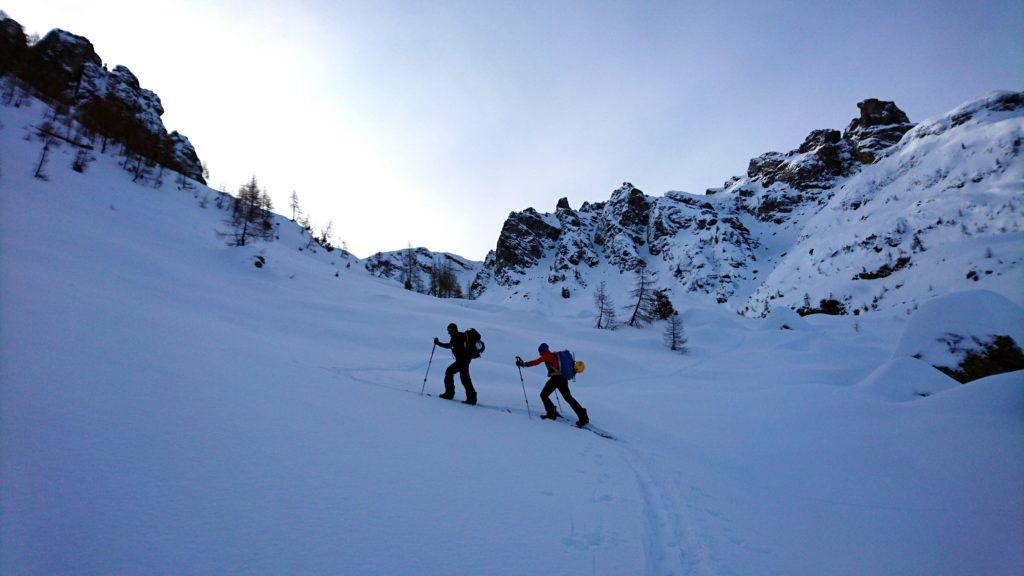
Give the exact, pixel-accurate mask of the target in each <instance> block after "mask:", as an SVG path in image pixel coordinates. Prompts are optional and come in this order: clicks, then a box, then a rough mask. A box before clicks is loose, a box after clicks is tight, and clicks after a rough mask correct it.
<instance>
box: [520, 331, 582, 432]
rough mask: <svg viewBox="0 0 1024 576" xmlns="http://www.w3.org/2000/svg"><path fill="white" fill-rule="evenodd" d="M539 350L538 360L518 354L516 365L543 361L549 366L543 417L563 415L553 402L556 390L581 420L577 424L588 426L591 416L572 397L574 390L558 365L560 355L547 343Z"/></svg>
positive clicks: (541, 397) (550, 418)
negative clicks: (552, 396)
mask: <svg viewBox="0 0 1024 576" xmlns="http://www.w3.org/2000/svg"><path fill="white" fill-rule="evenodd" d="M537 352H540V357H539V358H537V359H536V360H530V361H529V362H523V359H522V358H520V357H519V356H516V366H525V367H527V368H529V367H530V366H536V365H537V364H540V363H541V362H543V363H544V364H545V365H546V366H547V368H548V382H547V384H545V385H544V389H543V390H541V391H540V401H541V402H543V403H544V410H545V412H546V413H545V414H544V415H543V416H541V418H544V419H547V420H554V419H555V418H558V417H559V416H561V414H559V413H558V410H556V409H555V405H554V403H552V402H551V398H550V396H551V393H552V392H554V391H555V390H558V392H559V393H560V394H561V395H562V398H565V401H566V402H567V403H568V404H569V406H571V407H572V410H573V412H575V413H576V417H577V418H579V420H578V421H577V422H576V425H577V426H579V427H580V428H582V427H584V426H586V425H587V424H588V423H589V422H590V418H589V417H587V410H586V408H584V407H583V406H580V403H579V402H577V401H576V399H575V398H573V397H572V392H570V391H569V381H568V380H566V379H565V376H563V375H562V372H561V371H560V369H559V366H558V356H555V355H554V354H552V353H551V349H550V348H548V345H547V344H541V345H540V346H539V347H538V348H537Z"/></svg>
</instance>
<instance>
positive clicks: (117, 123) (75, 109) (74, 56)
mask: <svg viewBox="0 0 1024 576" xmlns="http://www.w3.org/2000/svg"><path fill="white" fill-rule="evenodd" d="M6 70H10V71H12V72H13V73H14V75H15V76H18V77H19V78H21V79H22V80H23V81H24V82H25V83H26V84H27V85H28V86H31V87H32V88H33V89H34V90H35V91H37V92H39V93H40V94H41V95H42V96H44V97H45V98H46V99H48V100H50V101H55V102H60V103H61V104H63V105H65V106H67V113H66V114H64V115H63V117H62V121H63V122H66V123H71V122H77V123H79V124H80V125H81V126H82V127H83V128H84V129H85V130H81V131H80V130H77V129H76V130H74V131H73V130H71V129H70V128H69V129H68V130H67V132H68V133H69V134H70V133H72V132H76V133H79V134H84V135H85V138H86V139H92V138H94V137H95V135H104V136H106V137H110V138H113V139H115V140H117V141H119V142H121V143H124V144H126V145H127V146H128V148H130V151H131V152H132V153H133V154H138V155H141V156H143V157H145V158H148V159H149V160H151V161H153V162H155V163H158V164H161V165H163V166H165V167H167V168H170V169H172V170H175V171H178V172H180V173H182V174H184V175H185V176H187V177H189V178H191V179H193V180H195V181H197V182H199V183H201V184H205V180H204V179H203V167H202V163H201V162H200V160H199V157H198V155H197V154H196V151H195V148H194V147H193V146H192V144H191V143H190V142H189V141H188V138H185V137H184V136H183V135H181V134H179V133H177V132H174V133H171V134H168V132H167V130H166V128H165V127H164V124H163V120H162V119H161V116H162V115H163V113H164V107H163V103H162V102H161V101H160V97H159V96H157V95H156V93H154V92H153V91H151V90H147V89H145V88H143V87H142V86H141V85H140V84H139V79H138V78H137V77H136V76H135V74H133V73H132V72H131V70H129V69H128V68H127V67H125V66H115V67H114V69H113V70H107V68H106V67H105V66H104V64H103V61H102V59H101V58H100V57H99V55H98V54H97V53H96V50H95V49H94V47H93V45H92V43H91V42H90V41H89V40H88V39H87V38H84V37H82V36H77V35H75V34H72V33H70V32H67V31H64V30H59V29H56V30H52V31H50V32H49V33H47V34H46V36H44V37H43V38H42V39H41V40H40V41H39V42H37V43H36V44H34V45H32V46H27V44H26V42H25V37H24V31H23V30H22V28H21V26H20V25H19V24H18V23H17V22H15V21H14V20H11V19H10V18H7V19H4V20H0V72H4V71H6Z"/></svg>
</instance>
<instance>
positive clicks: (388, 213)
mask: <svg viewBox="0 0 1024 576" xmlns="http://www.w3.org/2000/svg"><path fill="white" fill-rule="evenodd" d="M375 6H376V7H375V8H369V7H367V6H360V5H354V4H340V5H335V4H333V3H332V4H331V5H330V6H328V5H326V4H323V3H320V2H311V3H307V4H304V5H302V6H300V7H298V8H295V9H292V10H286V9H285V8H284V7H283V6H282V5H278V4H277V3H273V2H268V3H263V4H259V5H257V6H254V7H251V6H249V5H248V4H245V5H244V6H243V4H242V3H235V2H216V3H206V2H203V3H199V2H164V3H152V4H147V5H146V6H145V7H139V6H135V5H131V4H129V3H123V2H101V3H95V4H90V5H89V6H88V7H84V6H78V5H75V4H74V3H68V2H60V1H57V2H48V3H45V5H42V4H39V3H28V2H19V1H16V2H10V3H8V5H6V6H5V10H7V11H8V12H9V13H10V15H11V16H12V17H13V18H15V19H17V20H19V21H20V22H21V23H22V24H24V25H25V26H26V28H27V30H28V31H30V32H32V31H34V32H37V33H40V34H45V32H46V31H47V30H49V29H51V28H54V27H59V28H63V29H67V30H69V31H70V32H73V33H76V34H82V35H84V36H87V37H89V38H90V39H91V40H92V41H93V42H94V43H95V44H96V46H97V51H98V52H99V53H100V54H101V55H102V56H103V57H104V58H106V59H109V60H108V63H110V64H111V66H112V65H113V64H118V63H123V64H125V65H127V66H128V67H130V68H131V69H132V70H136V71H137V72H138V73H139V74H141V75H140V81H141V82H142V83H143V85H145V86H147V87H150V88H152V89H153V90H155V91H156V92H158V93H159V94H161V95H163V97H164V98H165V100H166V101H167V102H168V103H169V105H168V107H167V111H166V114H165V120H166V122H167V124H168V126H169V128H171V129H179V130H182V131H184V132H186V133H188V134H189V136H190V137H191V139H192V141H193V144H194V145H195V147H196V150H197V152H198V154H199V156H200V157H201V158H202V159H204V160H206V161H207V162H208V163H209V165H210V168H211V173H212V177H211V182H210V183H211V185H213V186H215V187H216V186H220V185H222V184H223V185H224V186H225V187H226V189H227V190H228V191H232V192H234V191H235V190H237V188H238V186H239V185H240V184H242V183H243V182H244V181H245V180H246V179H247V178H248V177H249V176H250V175H251V174H253V173H255V174H256V175H257V176H258V177H259V178H260V181H261V182H263V183H264V184H265V185H266V186H267V188H268V190H269V192H270V194H271V196H272V197H273V199H274V201H275V203H276V205H277V206H278V207H283V206H286V205H287V202H288V197H289V196H290V194H291V192H292V190H295V191H297V192H298V194H299V197H300V199H301V200H302V201H303V203H304V205H305V206H306V207H307V208H308V209H309V212H310V213H312V214H313V216H314V218H315V222H314V224H315V225H317V226H322V225H324V224H326V222H327V220H328V219H333V221H334V225H335V229H336V230H338V231H339V239H344V240H346V241H347V242H348V245H349V248H350V249H351V250H352V251H353V252H355V253H356V254H358V255H359V256H363V257H365V256H368V255H370V254H372V253H374V252H377V251H387V250H395V249H400V248H403V247H405V246H406V245H407V244H408V243H412V244H413V245H414V246H422V245H425V246H430V247H431V248H432V249H434V250H438V251H446V252H453V253H457V254H460V255H462V256H465V257H468V258H471V259H473V260H483V258H484V256H485V255H486V253H487V252H488V251H489V250H490V249H492V248H493V247H494V244H493V241H494V237H495V235H496V233H497V231H498V230H500V227H501V224H502V222H503V220H504V219H505V217H506V216H507V215H508V213H509V212H511V211H517V210H521V209H523V208H525V207H527V206H551V205H553V204H554V201H555V200H557V199H558V198H560V197H563V196H567V197H568V198H569V199H570V201H571V202H572V203H573V204H580V203H581V202H583V201H585V200H589V201H593V200H600V199H601V197H603V196H604V195H605V194H606V193H607V191H608V190H611V189H614V188H615V187H616V186H617V185H618V183H620V182H623V181H630V182H633V183H634V184H636V185H637V186H638V187H641V188H643V189H645V190H648V191H650V192H651V193H654V194H662V193H664V192H667V191H670V190H686V191H689V192H694V193H701V192H702V191H703V190H704V189H705V188H710V187H716V186H720V185H721V182H722V181H724V180H725V179H726V178H729V177H731V176H733V175H736V174H737V172H738V170H737V168H738V167H742V166H743V165H744V164H745V163H746V161H747V160H748V159H749V158H753V157H755V156H757V155H759V154H761V153H763V152H765V151H766V150H786V149H789V148H792V147H793V146H795V145H796V144H798V143H799V142H800V140H801V139H802V138H803V136H804V135H805V134H806V133H808V132H809V131H810V130H812V129H815V128H821V127H825V126H841V125H842V124H843V123H844V122H846V121H847V120H848V119H849V116H850V112H849V110H850V109H851V107H852V105H853V104H854V103H855V102H858V101H860V100H863V99H865V98H869V97H876V98H880V99H884V100H894V101H896V102H897V103H899V105H900V106H901V107H902V108H903V109H904V110H905V111H906V112H907V113H908V115H909V116H910V117H911V119H912V120H914V121H920V120H923V119H925V118H928V117H931V116H934V115H937V114H940V113H942V112H944V111H945V110H948V109H949V108H951V107H953V106H955V105H956V104H958V103H960V102H963V101H966V100H968V99H970V98H973V97H976V96H978V95H979V94H983V93H985V92H987V91H990V90H994V89H1005V88H1014V87H1016V86H1019V85H1020V84H1021V83H1022V82H1024V73H1022V72H1021V71H1020V68H1019V66H1013V65H1011V64H1009V63H1010V62H1014V61H1019V60H1021V59H1024V51H1022V49H1021V46H1020V45H1019V43H1018V42H1015V41H1014V38H1015V35H1014V30H1013V26H1012V22H1015V21H1020V16H1021V15H1022V9H1021V7H1020V5H1019V4H1016V3H1009V2H991V3H986V4H984V5H972V6H971V7H962V6H959V5H958V4H954V3H938V4H936V5H933V6H930V7H929V9H928V10H924V9H912V8H908V7H905V6H904V7H896V8H893V7H891V6H889V5H888V4H886V5H885V6H884V8H883V6H882V5H881V4H878V3H854V4H850V5H848V6H844V7H841V8H835V7H830V8H822V7H807V6H804V7H800V6H796V5H794V6H792V7H790V8H789V9H785V10H768V9H765V8H758V7H756V6H754V5H748V4H745V3H737V4H732V5H729V6H724V7H721V8H717V9H710V8H704V9H698V8H695V7H692V6H691V7H687V6H684V5H679V4H652V5H650V6H648V7H647V8H646V9H645V10H641V11H638V12H636V11H625V10H624V9H618V8H613V7H610V6H597V7H594V6H592V5H585V4H579V5H574V4H570V3H567V4H560V5H558V6H556V8H555V9H553V10H547V11H539V10H536V9H531V8H530V6H529V5H526V6H525V7H522V8H521V9H519V10H513V9H512V8H510V7H508V6H502V5H493V4H492V5H486V6H470V5H466V6H460V5H457V4H448V5H445V6H435V7H431V8H428V7H422V6H421V7H411V6H403V5H386V4H385V5H375ZM243 8H244V9H243ZM883 15H884V17H883ZM157 19H159V21H160V22H161V25H160V26H157V27H154V26H152V25H151V24H152V23H153V22H155V21H157ZM267 21H272V22H274V25H273V26H266V25H265V24H263V23H264V22H267ZM185 23H188V26H187V30H188V34H182V31H183V30H185V29H186V26H185ZM739 37H742V38H746V39H747V40H751V41H750V42H747V43H745V44H743V45H738V44H737V43H735V42H730V41H729V39H730V38H739ZM968 39H970V41H968ZM776 54H778V55H780V56H778V57H774V56H775V55H776ZM781 54H787V56H786V57H782V56H781ZM896 54H898V55H899V56H898V57H896V56H894V55H896ZM382 196H386V197H388V198H389V199H393V200H394V201H393V202H388V203H387V204H388V206H387V208H388V209H387V210H385V206H384V205H383V203H381V202H380V198H381V197H382Z"/></svg>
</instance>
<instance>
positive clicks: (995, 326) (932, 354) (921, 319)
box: [894, 290, 1024, 382]
mask: <svg viewBox="0 0 1024 576" xmlns="http://www.w3.org/2000/svg"><path fill="white" fill-rule="evenodd" d="M1021 342H1024V309H1022V308H1021V307H1020V306H1018V305H1016V304H1014V303H1013V302H1011V301H1010V300H1008V299H1007V298H1005V297H1003V296H1001V295H999V294H996V293H995V292H990V291H988V290H970V291H966V292H957V293H953V294H950V295H948V296H943V297H940V298H935V299H933V300H930V301H928V302H926V303H925V304H924V305H923V306H921V308H920V309H919V310H917V311H916V312H915V313H914V315H913V316H911V318H910V321H909V322H908V323H907V327H906V328H905V329H904V331H903V335H902V336H901V338H900V341H899V344H898V345H897V346H896V352H895V354H894V356H895V357H901V356H911V357H913V358H918V359H920V360H923V361H925V362H927V363H928V364H931V365H932V366H935V367H936V368H938V369H939V370H942V371H943V372H945V373H946V374H949V375H950V376H952V377H953V378H955V379H957V380H959V381H960V382H970V381H971V380H976V379H978V378H982V377H984V376H990V375H992V374H1000V373H1003V372H1010V371H1014V370H1020V369H1024V355H1022V354H1021V350H1020V343H1021Z"/></svg>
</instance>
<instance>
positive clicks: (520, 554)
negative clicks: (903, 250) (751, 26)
mask: <svg viewBox="0 0 1024 576" xmlns="http://www.w3.org/2000/svg"><path fill="white" fill-rule="evenodd" d="M44 113H45V110H43V109H42V108H41V106H40V105H39V104H38V103H34V104H33V106H32V107H31V108H27V109H26V108H11V107H6V106H0V125H2V128H0V157H2V167H0V168H2V169H0V511H2V513H0V572H2V573H3V574H19V575H25V574H27V575H35V574H40V575H42V574H45V575H60V574H115V573H118V574H183V573H186V574H225V573H231V574H237V573H245V574H286V573H296V574H366V575H376V574H508V575H518V574H598V575H602V574H608V575H621V574H650V575H655V574H656V575H666V574H676V575H682V574H722V575H724V574H808V575H811V574H837V575H844V574H850V575H861V574H879V575H886V574H892V575H901V576H904V575H914V574H921V575H925V574H927V575H931V574H964V575H966V574H972V575H977V574H981V575H989V574H991V575H996V574H1010V573H1014V572H1015V571H1017V570H1019V567H1020V566H1021V565H1024V552H1022V550H1021V547H1020V542H1021V541H1022V539H1024V528H1022V527H1024V493H1022V491H1021V490H1020V487H1021V485H1022V483H1024V462H1022V460H1021V458H1020V455H1021V454H1022V453H1024V420H1022V419H1021V417H1020V415H1021V413H1022V412H1024V394H1022V392H1021V390H1022V384H1024V381H1022V379H1024V373H1022V372H1019V371H1018V372H1014V373H1009V374H1003V375H999V376H993V377H989V378H985V379H982V380H978V381H975V382H972V383H971V384H969V385H967V386H956V387H953V388H950V389H947V390H944V391H943V390H941V388H942V386H939V385H936V384H935V382H934V381H933V380H934V379H929V382H926V384H928V390H926V391H927V392H930V393H931V395H930V396H927V397H922V396H920V395H915V392H918V391H920V390H921V389H909V388H908V387H907V386H906V385H905V384H906V383H905V382H904V379H905V378H907V374H911V375H912V374H913V372H914V370H929V369H930V368H928V367H927V366H921V364H923V362H922V363H920V364H918V365H916V366H915V368H913V369H906V368H901V367H900V366H895V367H891V368H888V369H884V370H881V371H879V370H877V369H878V368H879V367H881V366H883V365H885V364H887V363H891V362H892V361H893V358H894V356H893V354H894V352H895V351H896V350H897V344H898V343H899V342H900V341H901V339H903V340H906V339H907V338H909V337H908V336H906V333H907V329H908V326H909V324H908V321H907V319H906V318H907V317H906V316H905V315H904V314H902V313H898V314H891V315H890V314H888V313H886V312H885V311H883V310H880V311H878V312H877V313H873V314H870V315H868V316H866V317H861V318H858V319H856V321H855V319H853V318H852V317H832V316H821V315H817V316H809V317H805V318H802V319H796V320H794V318H793V317H792V316H791V315H789V316H787V315H786V314H785V313H782V312H780V313H777V314H773V315H772V317H771V319H769V320H758V319H750V318H743V317H739V316H737V315H735V314H733V313H731V312H729V311H727V310H725V309H724V308H723V307H721V306H717V305H715V304H714V303H713V302H711V303H710V304H709V305H707V306H693V307H690V308H688V309H686V310H685V311H684V313H683V317H684V320H685V322H686V329H687V335H688V337H689V340H690V344H689V347H690V350H689V352H688V354H686V355H680V354H674V353H671V352H669V351H668V350H667V349H665V348H664V347H662V346H661V344H660V341H659V340H660V335H659V334H658V333H657V331H656V330H620V331H615V332H612V331H604V330H594V329H592V328H591V327H590V326H591V319H590V317H589V316H587V317H586V318H580V319H574V318H565V317H554V316H552V315H551V314H548V313H546V312H545V311H544V309H543V307H542V306H540V305H539V303H537V302H536V301H533V302H532V304H534V306H533V307H530V306H528V305H527V304H526V303H522V302H517V303H516V305H515V306H506V305H504V304H500V303H495V302H490V303H489V302H479V301H467V300H441V299H436V298H432V297H429V296H425V295H421V294H417V293H414V292H410V291H406V290H402V289H401V288H400V287H399V286H397V285H396V284H395V282H394V281H392V280H386V279H381V278H376V277H373V276H372V275H370V274H367V273H366V272H365V271H364V270H363V269H362V266H360V265H359V264H360V262H358V261H354V260H350V259H347V258H346V257H345V255H344V254H343V253H341V251H337V250H336V251H334V252H331V253H326V252H323V251H319V250H318V251H316V252H312V251H310V250H299V248H302V247H303V246H305V245H306V243H307V236H305V235H304V233H302V232H301V231H300V230H299V229H298V228H297V227H296V226H294V225H293V224H291V223H289V222H287V221H286V220H284V219H280V218H279V219H277V220H276V224H275V228H276V230H275V235H276V236H277V238H276V239H275V240H274V241H270V242H263V241H258V242H254V243H250V244H248V245H246V246H244V247H230V246H228V245H227V243H226V239H225V237H223V236H222V235H221V234H219V232H223V231H224V230H225V228H226V227H227V224H226V223H225V219H226V218H227V211H226V210H224V209H219V208H218V207H217V202H216V199H217V196H216V193H215V192H214V191H212V190H209V189H207V188H205V187H198V188H197V189H195V190H178V189H176V188H175V187H174V186H172V185H170V184H165V185H163V186H160V187H153V186H152V185H151V184H146V185H142V184H141V183H134V184H133V183H132V182H131V181H130V180H131V177H130V176H129V175H128V174H126V173H125V172H124V171H123V170H121V168H120V167H119V166H118V164H117V158H114V157H110V156H106V155H99V156H98V158H97V160H96V161H95V162H94V163H93V164H92V165H90V167H89V168H88V169H87V170H86V171H85V173H84V174H80V173H76V172H74V171H73V170H72V169H71V168H70V164H71V159H72V158H71V157H72V156H73V154H71V151H70V150H68V149H67V148H57V149H56V150H55V151H54V152H53V156H52V157H51V163H50V165H49V169H48V175H49V177H50V179H49V181H42V180H37V179H35V178H33V176H32V175H33V167H34V162H35V161H36V160H37V159H38V156H39V148H40V146H39V143H38V142H35V141H33V140H31V139H29V140H26V139H25V138H24V134H25V131H24V126H26V125H28V124H31V123H34V122H35V118H36V115H41V114H44ZM623 196H624V198H623V199H622V201H623V202H626V203H628V202H630V198H631V196H630V194H629V193H626V194H623ZM678 202H679V203H680V204H683V202H682V201H678ZM680 210H681V211H682V210H684V208H680ZM686 210H692V211H693V212H694V213H697V212H699V210H700V207H699V206H698V207H688V208H686ZM715 225H717V224H714V225H712V226H715ZM619 226H621V228H611V227H610V228H608V232H612V231H614V232H615V235H613V236H610V237H609V241H610V242H611V241H614V238H615V236H616V235H628V234H629V233H630V230H632V228H631V226H632V224H631V223H630V222H629V221H628V219H627V220H626V221H625V222H623V221H620V223H619ZM707 226H708V223H707V222H705V227H707ZM538 227H539V225H538ZM723 230H724V229H723ZM929 250H930V251H931V250H933V248H929ZM258 257H262V259H263V260H262V264H263V266H262V267H256V266H254V263H255V262H257V261H259V260H258ZM570 257H571V254H570V255H567V256H566V258H567V259H568V258H570ZM542 265H543V262H542ZM559 298H560V297H559ZM952 305H954V306H955V305H957V303H956V301H954V302H953V303H952ZM1014 306H1015V305H1014ZM922 312H927V311H926V310H925V309H924V308H922ZM929 318H932V319H933V318H934V317H933V316H929V317H928V318H926V319H925V320H928V321H927V322H925V323H924V324H928V325H930V323H931V320H929ZM797 320H799V322H798V321H797ZM911 320H913V316H911ZM450 321H455V322H457V323H458V324H459V325H460V326H462V327H469V326H472V327H476V328H477V329H478V330H480V332H481V333H482V334H483V337H484V340H485V341H486V342H487V352H486V353H485V354H484V356H483V358H481V359H480V360H477V361H474V362H473V365H472V371H473V376H474V380H475V382H476V385H477V389H478V392H479V395H480V402H481V404H482V406H478V407H468V406H463V405H461V404H458V403H454V402H446V401H442V400H439V399H437V398H433V397H422V398H421V397H420V396H419V390H420V387H421V386H422V385H423V381H424V374H425V372H426V371H427V369H428V358H429V355H430V342H431V339H432V338H433V337H434V336H442V335H443V331H444V326H445V325H446V324H447V323H448V322H450ZM788 324H793V326H791V328H793V329H792V330H785V329H782V330H780V329H779V328H780V327H781V325H788ZM915 333H916V332H915ZM540 341H546V342H549V343H550V344H551V346H552V347H553V348H555V349H561V348H570V349H572V350H573V351H574V352H575V353H576V355H577V357H579V358H581V359H583V360H585V361H586V363H587V370H586V372H585V373H584V374H582V375H581V376H580V377H579V378H578V379H577V380H576V382H575V383H574V384H573V390H574V392H575V394H576V396H577V398H578V399H579V400H580V401H581V402H582V403H583V404H584V405H585V406H586V407H587V408H588V409H589V411H590V416H591V418H592V420H593V421H594V423H595V424H596V425H598V426H600V427H602V428H604V429H606V430H608V431H610V432H613V433H614V434H615V435H616V436H617V437H618V438H619V440H618V441H610V440H606V439H604V438H600V437H598V436H596V435H594V434H591V433H589V432H587V431H581V430H577V429H574V428H572V427H570V426H567V425H565V424H563V423H552V422H541V421H538V420H537V419H536V417H537V412H536V411H537V408H538V404H539V402H538V400H539V399H538V398H537V394H538V392H539V390H540V388H541V386H542V384H543V382H544V378H543V376H542V375H541V374H540V373H539V369H534V370H526V371H525V374H524V375H525V389H526V393H527V394H528V397H529V402H530V408H531V410H532V416H533V418H532V419H531V418H529V417H528V415H527V412H526V406H525V405H524V398H523V396H524V391H523V388H522V387H521V384H520V382H519V374H518V372H517V370H516V369H515V367H514V366H513V364H512V359H513V358H514V356H515V355H521V356H524V357H529V356H531V355H532V354H531V352H532V351H534V350H536V346H537V344H538V342H540ZM437 352H438V353H437V354H436V355H435V357H434V359H433V364H432V366H431V367H430V372H429V377H428V381H427V383H426V389H427V391H429V392H434V393H436V392H438V391H439V390H440V388H441V382H440V378H441V372H442V371H443V368H444V367H445V365H446V364H447V357H446V353H445V352H444V351H442V350H438V351H437ZM926 373H927V372H926ZM935 373H936V374H938V376H942V375H941V374H940V373H938V372H937V371H936V372H935ZM928 374H931V373H928ZM938 376H937V377H936V378H938ZM942 378H945V377H944V376H942ZM939 380H941V378H940V379H939ZM460 396H461V391H460ZM890 396H891V397H890ZM894 400H895V401H894ZM506 410H507V411H506ZM565 411H566V412H567V411H568V409H567V408H565Z"/></svg>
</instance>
